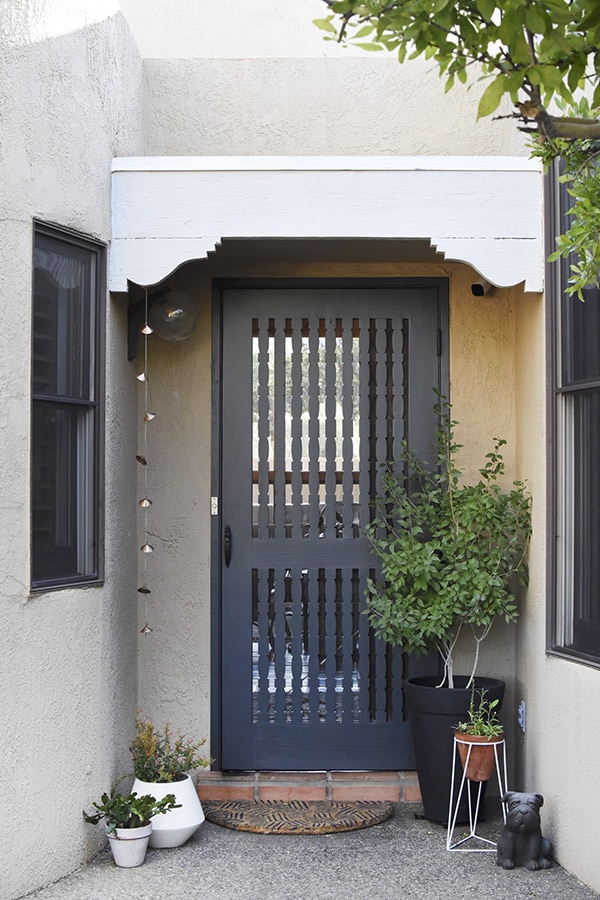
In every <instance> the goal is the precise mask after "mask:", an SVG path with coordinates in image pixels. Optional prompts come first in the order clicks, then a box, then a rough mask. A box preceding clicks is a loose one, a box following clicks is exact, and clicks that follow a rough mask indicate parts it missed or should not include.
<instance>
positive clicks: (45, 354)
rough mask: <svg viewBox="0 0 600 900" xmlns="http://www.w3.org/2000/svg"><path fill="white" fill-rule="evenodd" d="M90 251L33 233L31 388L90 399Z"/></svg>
mask: <svg viewBox="0 0 600 900" xmlns="http://www.w3.org/2000/svg"><path fill="white" fill-rule="evenodd" d="M94 259H95V257H94V255H93V254H91V253H90V252H89V251H88V250H85V249H83V248H81V247H78V246H75V245H72V244H69V243H67V242H63V241H58V240H55V239H53V238H52V237H48V236H46V235H39V236H38V237H37V239H36V247H35V250H34V285H33V289H34V308H33V391H34V393H36V394H50V395H55V396H63V397H72V398H79V399H93V396H92V392H93V379H92V377H91V359H90V342H91V341H93V322H94V310H93V306H92V298H93V296H94V292H93V287H94V274H95V273H94V271H93V267H94Z"/></svg>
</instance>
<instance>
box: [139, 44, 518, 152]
mask: <svg viewBox="0 0 600 900" xmlns="http://www.w3.org/2000/svg"><path fill="white" fill-rule="evenodd" d="M288 46H289V38H288V39H286V37H285V36H282V44H281V50H280V55H279V58H272V59H224V60H215V59H184V60H179V59H172V60H165V59H148V60H146V61H145V66H144V68H145V77H146V111H145V115H146V121H147V124H148V153H149V154H150V155H155V156H161V155H165V156H170V155H177V156H179V155H191V156H194V155H209V156H211V155H240V156H243V155H253V154H258V155H292V154H299V155H305V154H308V155H311V154H315V155H328V154H329V155H336V154H337V155H346V154H347V155H360V154H390V153H393V154H401V155H402V154H404V155H407V156H414V155H419V154H423V155H425V154H429V155H441V156H445V155H451V154H455V155H461V154H462V155H466V156H471V155H476V154H480V155H501V154H511V153H517V152H522V151H521V150H519V149H518V148H520V147H521V146H522V141H520V139H519V138H518V132H517V131H516V129H515V128H514V125H513V124H512V122H506V121H502V122H496V121H492V120H491V119H482V120H480V121H479V122H477V121H476V110H477V97H478V94H479V92H480V90H481V87H480V85H478V84H474V85H473V87H472V90H470V91H467V89H466V88H462V87H459V88H457V89H455V90H454V91H453V92H452V94H451V101H449V99H448V95H447V94H445V93H444V88H443V83H442V82H441V81H440V79H439V78H438V75H437V71H436V70H435V69H433V68H432V66H431V65H430V64H429V63H424V62H423V61H421V60H415V61H413V62H411V63H407V64H406V65H403V66H400V65H399V64H398V62H397V61H396V60H395V59H394V57H393V56H391V55H387V54H381V55H379V54H369V55H363V56H361V57H344V58H341V59H340V58H335V59H331V58H325V59H310V58H306V59H298V58H292V59H288V58H285V53H286V51H287V49H288ZM450 102H451V106H449V103H450ZM506 111H508V109H506Z"/></svg>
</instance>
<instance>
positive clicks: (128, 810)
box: [83, 790, 181, 834]
mask: <svg viewBox="0 0 600 900" xmlns="http://www.w3.org/2000/svg"><path fill="white" fill-rule="evenodd" d="M92 806H93V807H94V808H95V810H96V812H95V813H86V812H85V810H84V812H83V818H84V819H85V821H86V822H89V824H90V825H97V824H98V822H101V821H102V819H106V833H107V834H112V833H113V832H114V831H115V829H116V828H141V827H142V826H144V825H148V824H149V823H150V819H151V818H152V816H156V815H161V814H163V813H166V812H168V811H169V810H170V809H177V808H178V807H179V806H181V804H180V803H177V802H176V799H175V795H174V794H167V795H166V796H165V797H163V799H162V800H156V798H155V797H152V796H151V795H150V794H142V795H141V796H138V795H137V794H136V792H135V791H134V792H133V793H131V794H119V793H115V792H114V790H113V791H111V793H110V794H107V793H104V794H102V797H101V798H100V803H92Z"/></svg>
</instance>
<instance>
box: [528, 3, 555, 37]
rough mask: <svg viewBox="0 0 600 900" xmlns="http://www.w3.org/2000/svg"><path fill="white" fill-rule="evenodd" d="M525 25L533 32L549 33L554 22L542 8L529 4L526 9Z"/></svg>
mask: <svg viewBox="0 0 600 900" xmlns="http://www.w3.org/2000/svg"><path fill="white" fill-rule="evenodd" d="M525 27H526V28H527V29H528V30H529V31H531V32H532V33H533V34H547V33H548V31H549V30H550V29H551V28H552V22H551V20H550V18H549V17H548V16H547V15H544V13H542V12H541V10H539V9H537V8H536V7H535V6H528V7H527V8H526V9H525Z"/></svg>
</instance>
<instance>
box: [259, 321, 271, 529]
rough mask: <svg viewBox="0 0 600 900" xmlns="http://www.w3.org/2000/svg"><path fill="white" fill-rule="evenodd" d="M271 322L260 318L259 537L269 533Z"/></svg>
mask: <svg viewBox="0 0 600 900" xmlns="http://www.w3.org/2000/svg"><path fill="white" fill-rule="evenodd" d="M269 393H270V391H269V322H268V320H267V319H266V318H264V317H263V318H261V319H259V320H258V538H259V539H260V540H265V539H266V538H267V537H268V536H269V534H268V531H269V431H270V428H271V417H270V415H269V406H270V403H269Z"/></svg>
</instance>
